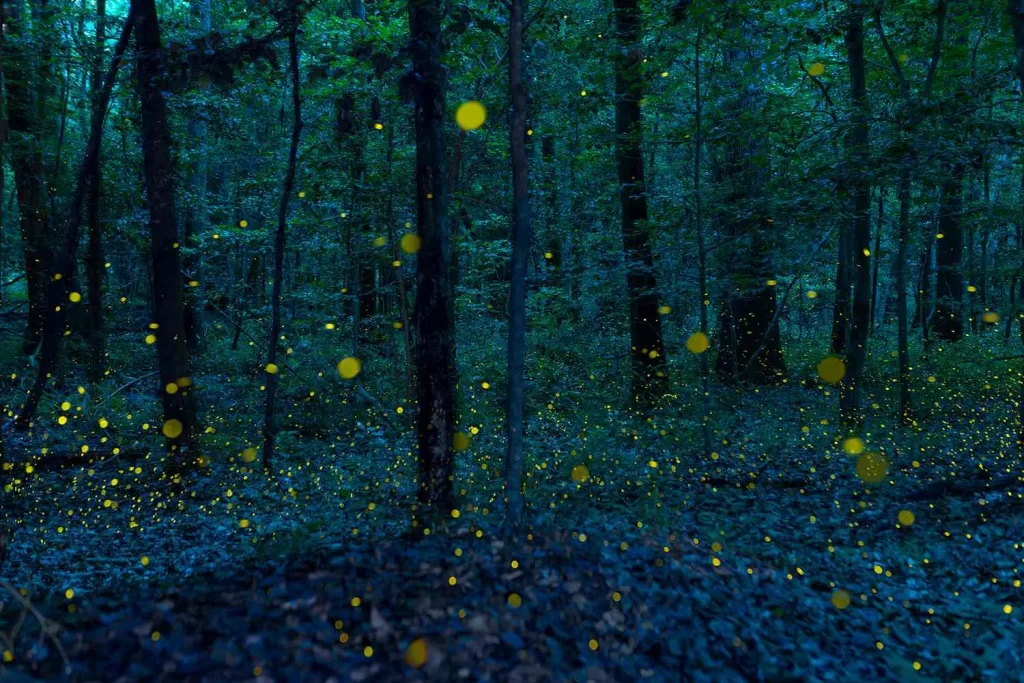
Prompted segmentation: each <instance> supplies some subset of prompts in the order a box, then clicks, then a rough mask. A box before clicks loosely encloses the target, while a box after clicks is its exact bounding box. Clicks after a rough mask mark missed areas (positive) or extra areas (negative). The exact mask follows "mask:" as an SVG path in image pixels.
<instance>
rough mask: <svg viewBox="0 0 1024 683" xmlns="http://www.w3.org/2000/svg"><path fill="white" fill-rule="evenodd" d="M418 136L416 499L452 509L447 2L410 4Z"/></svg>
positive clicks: (426, 0) (411, 1) (416, 0)
mask: <svg viewBox="0 0 1024 683" xmlns="http://www.w3.org/2000/svg"><path fill="white" fill-rule="evenodd" d="M408 6H409V30H410V34H411V37H412V41H411V45H410V53H411V55H412V72H413V73H412V76H413V78H412V80H413V82H414V84H415V85H414V89H415V90H414V102H415V131H416V227H417V230H418V232H419V237H420V251H419V257H418V259H417V263H416V308H415V312H414V316H415V321H416V370H417V382H416V386H417V398H418V399H419V406H418V408H419V410H418V417H417V434H418V441H419V488H418V491H417V499H418V500H419V501H420V502H421V503H426V504H430V505H433V506H436V507H438V508H442V509H443V508H446V507H450V506H451V505H452V503H453V497H452V489H453V479H454V474H455V473H454V459H453V457H452V434H453V432H454V428H455V414H454V400H455V397H454V389H455V387H454V377H455V367H454V350H455V345H454V337H455V330H454V325H453V320H452V305H451V301H450V299H451V283H450V276H451V272H450V266H451V263H450V260H451V252H450V250H449V244H448V240H449V235H448V229H447V226H446V224H445V217H446V215H447V210H448V182H447V178H446V177H445V164H444V162H445V146H444V118H445V113H446V109H445V69H444V67H443V66H442V64H441V57H442V47H441V17H442V14H443V10H442V7H441V2H440V0H409V3H408Z"/></svg>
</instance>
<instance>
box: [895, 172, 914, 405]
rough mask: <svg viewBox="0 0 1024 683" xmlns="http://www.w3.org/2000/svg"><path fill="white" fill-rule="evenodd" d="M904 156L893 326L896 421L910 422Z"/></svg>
mask: <svg viewBox="0 0 1024 683" xmlns="http://www.w3.org/2000/svg"><path fill="white" fill-rule="evenodd" d="M909 154H910V153H909V152H904V155H905V157H904V160H903V163H902V165H901V167H900V184H899V202H900V218H899V221H900V224H899V235H898V237H897V240H898V242H897V246H896V325H897V347H898V356H899V380H900V421H901V422H902V423H903V424H910V423H911V422H912V420H913V415H912V410H913V408H912V402H911V394H910V340H909V330H908V329H907V245H908V243H909V242H910V199H911V197H910V190H911V168H912V164H913V162H912V160H911V159H910V156H909Z"/></svg>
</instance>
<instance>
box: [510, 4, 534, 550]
mask: <svg viewBox="0 0 1024 683" xmlns="http://www.w3.org/2000/svg"><path fill="white" fill-rule="evenodd" d="M510 1H511V17H510V19H509V28H508V42H509V46H508V55H509V62H508V64H509V68H508V89H509V98H510V100H511V102H512V129H511V135H510V141H509V146H510V148H511V154H512V282H511V288H510V292H509V312H510V315H509V323H508V417H507V419H508V424H507V434H508V449H507V450H506V452H505V502H506V505H507V509H506V517H505V527H506V532H507V533H508V534H509V535H515V534H516V533H518V531H519V529H520V527H521V526H522V521H523V413H524V410H525V402H526V398H525V396H526V394H525V388H524V386H523V384H524V381H525V378H524V377H523V375H524V372H525V366H526V268H527V264H528V260H529V256H530V239H531V230H532V228H531V224H530V195H529V169H528V168H527V157H526V103H527V97H526V84H525V83H524V81H523V12H524V8H523V5H524V3H525V0H510Z"/></svg>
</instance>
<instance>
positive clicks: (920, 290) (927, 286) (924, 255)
mask: <svg viewBox="0 0 1024 683" xmlns="http://www.w3.org/2000/svg"><path fill="white" fill-rule="evenodd" d="M932 244H933V240H932V239H928V241H927V242H926V243H925V245H924V250H923V251H922V252H921V268H920V274H919V277H918V287H917V309H916V310H915V311H914V325H920V326H921V336H922V338H923V339H924V341H926V342H927V341H928V329H929V325H930V321H931V318H932Z"/></svg>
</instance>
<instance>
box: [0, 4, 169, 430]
mask: <svg viewBox="0 0 1024 683" xmlns="http://www.w3.org/2000/svg"><path fill="white" fill-rule="evenodd" d="M134 19H135V15H134V12H133V10H132V9H130V10H129V12H128V19H126V20H125V25H124V29H122V31H121V36H120V38H119V39H118V42H117V45H116V46H115V47H114V55H113V57H112V58H111V62H110V67H109V69H108V71H107V75H106V78H105V79H104V81H103V86H102V89H101V90H100V91H99V92H98V93H97V97H96V102H95V106H94V108H93V112H92V116H91V123H90V130H89V141H88V143H87V144H86V148H85V156H84V158H83V160H82V166H81V168H80V169H79V172H78V180H77V182H76V183H75V193H74V195H73V197H72V199H71V206H70V209H69V215H68V220H67V224H66V225H65V227H64V232H63V241H61V240H60V239H59V237H57V236H52V237H51V238H50V242H51V244H52V245H53V249H52V253H51V255H50V256H49V262H50V264H51V269H52V273H53V276H52V277H49V278H48V281H47V283H46V284H47V286H46V291H45V292H44V293H45V295H46V311H47V313H46V315H45V316H44V317H43V329H42V335H41V345H40V350H39V360H38V366H37V372H36V378H35V381H34V382H33V383H32V388H31V389H30V390H29V393H28V396H27V397H26V399H25V404H24V406H23V407H22V410H21V412H20V413H19V415H18V418H17V420H16V424H17V426H18V427H19V428H22V429H24V428H27V427H28V426H29V425H30V423H31V421H32V417H33V416H34V415H35V412H36V409H37V408H38V407H39V401H40V400H41V399H42V397H43V392H44V390H45V389H46V383H47V381H48V380H49V378H50V377H51V376H52V375H53V374H54V373H55V372H56V369H57V362H58V359H59V356H60V343H61V339H62V338H63V336H64V329H65V327H66V321H67V309H68V307H69V306H75V305H77V302H74V301H71V300H70V299H71V294H72V293H73V290H72V289H71V286H72V285H71V282H72V278H71V271H72V269H73V267H74V255H75V251H76V247H77V245H78V237H79V230H80V228H81V225H82V209H83V208H84V205H85V202H86V197H87V196H89V195H90V194H93V193H95V192H96V191H97V190H96V187H97V186H98V184H99V175H98V174H99V169H100V165H99V153H100V147H101V143H102V139H103V121H104V119H105V117H106V112H107V107H108V106H109V105H110V96H111V93H112V92H113V90H114V83H115V81H116V79H117V71H118V69H119V67H120V66H121V60H122V59H123V58H124V53H125V50H126V49H127V47H128V40H129V38H130V36H131V32H132V23H133V21H134ZM75 293H77V292H75ZM79 294H80V293H79ZM181 376H182V375H179V377H181Z"/></svg>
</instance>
